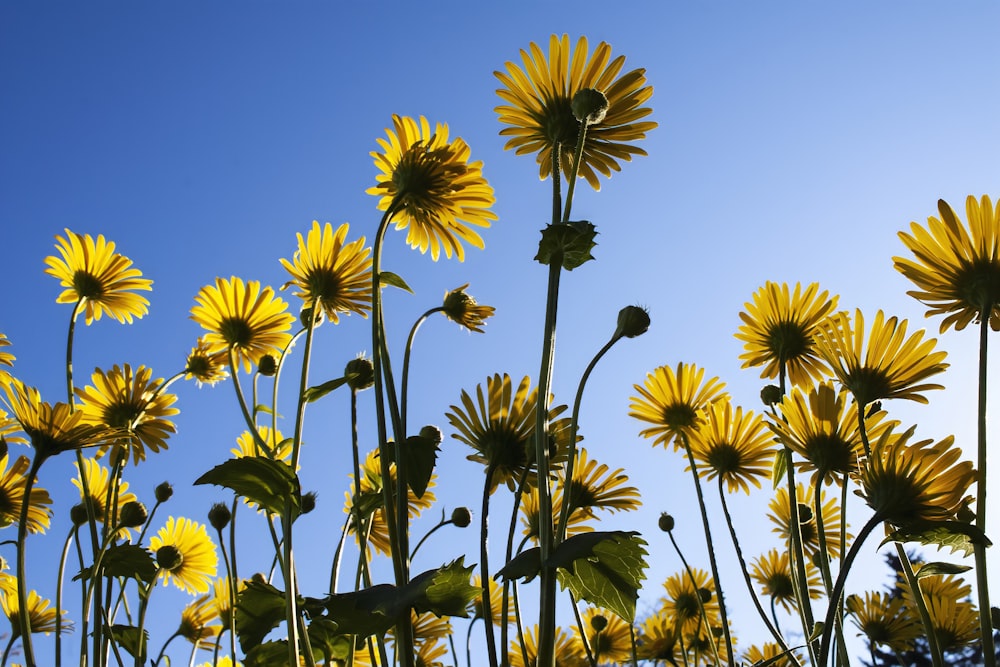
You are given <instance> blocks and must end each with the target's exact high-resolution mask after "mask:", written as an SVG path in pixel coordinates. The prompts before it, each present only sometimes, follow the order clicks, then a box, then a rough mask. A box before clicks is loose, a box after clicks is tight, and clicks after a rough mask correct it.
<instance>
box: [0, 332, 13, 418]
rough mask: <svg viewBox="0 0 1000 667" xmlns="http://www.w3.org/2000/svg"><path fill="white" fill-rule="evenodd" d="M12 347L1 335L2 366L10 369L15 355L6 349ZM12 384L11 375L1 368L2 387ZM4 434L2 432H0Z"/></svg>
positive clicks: (0, 358) (0, 381)
mask: <svg viewBox="0 0 1000 667" xmlns="http://www.w3.org/2000/svg"><path fill="white" fill-rule="evenodd" d="M5 347H10V340H8V339H7V336H6V334H2V333H0V366H8V367H10V368H13V367H14V359H15V357H14V355H13V354H11V353H10V352H8V351H6V350H5V349H4V348H5ZM9 383H10V373H9V372H8V371H7V370H6V369H4V368H0V386H4V385H7V384H9ZM2 417H3V415H0V423H2ZM0 434H2V431H0Z"/></svg>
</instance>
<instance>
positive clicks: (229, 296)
mask: <svg viewBox="0 0 1000 667" xmlns="http://www.w3.org/2000/svg"><path fill="white" fill-rule="evenodd" d="M195 301H196V302H197V305H196V306H194V307H193V308H192V309H191V319H192V320H194V321H195V322H197V323H198V324H200V325H201V326H202V327H204V328H205V329H206V330H208V333H207V334H206V335H205V336H204V340H205V343H206V344H207V346H208V349H207V353H209V354H214V353H216V352H229V351H232V352H233V353H234V354H235V356H236V359H237V360H238V361H242V362H243V368H244V370H245V371H247V372H250V370H251V369H252V367H253V366H254V365H256V364H257V363H258V362H259V361H260V360H261V357H263V356H264V355H266V354H280V353H281V351H282V350H283V349H284V348H285V346H286V345H288V342H289V341H290V340H291V335H290V334H289V333H288V330H289V329H291V327H292V323H293V322H294V321H295V316H294V315H292V314H291V313H289V312H288V304H287V303H285V301H284V300H282V299H280V298H276V297H275V296H274V290H272V289H271V288H270V287H265V288H263V289H261V286H260V283H259V282H257V281H256V280H250V281H248V282H243V280H242V279H241V278H237V277H236V276H233V277H232V278H229V279H228V280H227V279H224V278H216V279H215V285H206V286H205V287H202V288H201V291H200V292H198V295H197V296H196V297H195Z"/></svg>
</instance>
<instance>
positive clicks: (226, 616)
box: [212, 577, 247, 628]
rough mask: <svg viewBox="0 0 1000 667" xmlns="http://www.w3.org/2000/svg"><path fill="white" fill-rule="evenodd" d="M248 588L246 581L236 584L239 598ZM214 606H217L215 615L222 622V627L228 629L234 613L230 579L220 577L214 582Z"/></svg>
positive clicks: (242, 580)
mask: <svg viewBox="0 0 1000 667" xmlns="http://www.w3.org/2000/svg"><path fill="white" fill-rule="evenodd" d="M246 586H247V580H246V579H240V580H239V581H238V582H236V595H237V596H238V595H239V594H240V592H241V591H242V590H243V589H244V588H246ZM234 597H235V596H234ZM212 604H213V605H215V614H216V616H218V617H219V620H220V621H221V622H222V627H223V628H228V627H229V622H230V621H231V620H232V618H231V616H232V613H233V605H232V600H230V599H229V577H219V578H218V579H216V580H215V581H214V582H212Z"/></svg>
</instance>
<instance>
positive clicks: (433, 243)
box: [366, 115, 497, 261]
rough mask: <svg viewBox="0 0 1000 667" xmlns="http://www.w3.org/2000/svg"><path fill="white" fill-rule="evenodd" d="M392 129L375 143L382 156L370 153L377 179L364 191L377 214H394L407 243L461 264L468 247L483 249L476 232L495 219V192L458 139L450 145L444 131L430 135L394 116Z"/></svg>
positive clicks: (422, 124) (423, 122) (419, 124)
mask: <svg viewBox="0 0 1000 667" xmlns="http://www.w3.org/2000/svg"><path fill="white" fill-rule="evenodd" d="M392 125H393V127H392V129H389V130H386V138H385V139H378V144H379V146H380V147H381V148H382V152H378V151H373V152H372V154H371V155H372V157H373V158H375V166H376V167H378V170H379V172H380V173H379V175H378V176H377V177H376V185H375V186H373V187H371V188H368V190H367V191H366V192H367V193H368V194H370V195H375V196H376V197H378V198H379V202H378V209H379V210H380V211H388V210H389V208H390V207H392V208H393V211H394V213H395V221H396V229H406V230H407V233H406V242H407V243H409V244H410V247H411V248H419V249H420V252H423V253H426V252H427V251H428V250H430V251H431V257H432V258H433V259H434V261H437V259H438V257H440V255H441V250H444V254H445V257H448V258H449V259H450V258H451V256H452V254H454V255H455V256H456V257H457V258H458V260H459V261H462V260H463V259H464V258H465V248H464V246H463V245H462V244H463V242H464V243H468V244H470V245H472V246H474V247H476V248H482V247H483V239H482V237H481V236H479V234H478V233H477V232H476V231H475V229H474V227H489V226H490V224H491V222H492V221H493V220H496V218H497V216H496V214H495V213H493V212H492V211H491V210H490V207H491V206H493V201H494V199H493V188H492V187H490V185H489V183H487V182H486V179H485V178H484V177H483V173H482V172H483V163H482V162H469V155H470V152H471V151H470V149H469V146H468V144H466V143H465V142H464V141H462V139H458V138H456V139H454V140H449V138H448V126H447V125H444V124H441V123H438V124H437V125H436V126H435V127H434V129H433V130H432V129H431V124H430V123H429V122H428V121H427V119H426V118H424V117H423V116H420V118H419V120H414V119H412V118H409V117H406V116H397V115H393V117H392Z"/></svg>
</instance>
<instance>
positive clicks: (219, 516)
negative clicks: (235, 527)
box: [208, 503, 233, 530]
mask: <svg viewBox="0 0 1000 667" xmlns="http://www.w3.org/2000/svg"><path fill="white" fill-rule="evenodd" d="M232 518H233V513H232V512H230V511H229V507H227V506H226V504H225V503H215V504H214V505H212V509H210V510H208V522H209V523H210V524H212V528H215V529H216V530H222V529H223V528H225V527H226V526H228V525H229V521H230V520H231V519H232Z"/></svg>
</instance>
